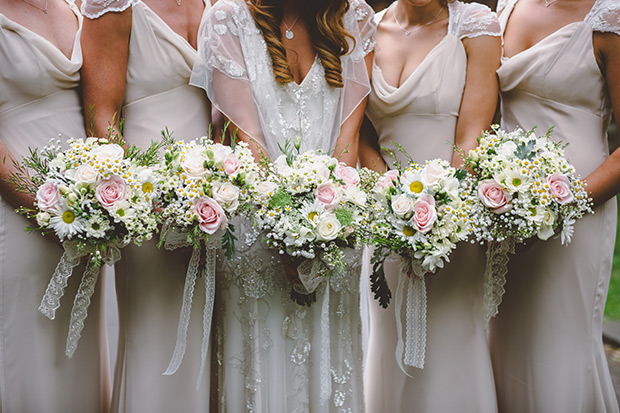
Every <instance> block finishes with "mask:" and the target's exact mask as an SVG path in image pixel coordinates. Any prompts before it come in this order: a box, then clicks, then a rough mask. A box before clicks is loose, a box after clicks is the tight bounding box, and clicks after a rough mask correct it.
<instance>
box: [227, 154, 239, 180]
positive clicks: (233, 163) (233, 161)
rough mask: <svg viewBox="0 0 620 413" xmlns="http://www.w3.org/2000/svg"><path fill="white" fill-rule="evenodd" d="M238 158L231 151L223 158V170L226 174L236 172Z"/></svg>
mask: <svg viewBox="0 0 620 413" xmlns="http://www.w3.org/2000/svg"><path fill="white" fill-rule="evenodd" d="M239 167H240V164H239V158H237V155H235V154H234V153H231V154H230V155H228V156H227V157H226V159H224V172H226V173H227V174H228V175H232V174H236V173H237V171H238V170H239Z"/></svg>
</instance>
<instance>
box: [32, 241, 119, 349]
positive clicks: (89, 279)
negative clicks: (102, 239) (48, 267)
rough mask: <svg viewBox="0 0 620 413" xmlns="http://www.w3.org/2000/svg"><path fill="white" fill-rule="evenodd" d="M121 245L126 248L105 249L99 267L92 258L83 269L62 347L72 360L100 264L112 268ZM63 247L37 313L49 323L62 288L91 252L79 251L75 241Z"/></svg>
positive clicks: (108, 247)
mask: <svg viewBox="0 0 620 413" xmlns="http://www.w3.org/2000/svg"><path fill="white" fill-rule="evenodd" d="M124 246H125V245H120V246H117V245H109V246H107V248H106V249H105V253H104V254H103V256H102V257H101V261H100V262H99V263H98V264H94V263H93V261H92V260H91V259H89V260H88V261H87V263H86V269H85V270H84V274H83V275H82V281H81V282H80V286H79V288H78V291H77V294H76V295H75V299H74V301H73V308H72V309H71V320H70V322H69V334H68V335H67V344H66V348H65V354H66V355H67V357H69V358H71V357H73V354H74V353H75V350H77V347H78V342H79V340H80V337H81V336H82V330H83V329H84V321H85V320H86V317H87V316H88V307H89V306H90V302H91V297H92V295H93V293H94V292H95V286H96V285H97V279H98V278H99V273H100V269H101V262H104V263H106V264H108V265H114V264H115V263H116V262H117V261H118V260H120V259H121V252H120V248H122V247H124ZM63 247H64V249H65V252H64V253H63V254H62V257H61V258H60V261H59V262H58V265H56V269H55V270H54V274H53V275H52V278H51V280H50V282H49V284H48V285H47V288H46V289H45V294H44V295H43V299H42V300H41V304H40V305H39V311H40V312H41V313H43V315H45V316H46V317H47V318H49V319H50V320H53V319H54V318H55V317H56V310H58V308H59V307H60V299H61V298H62V296H63V295H64V293H65V288H66V287H67V282H68V280H69V277H71V274H72V273H73V269H74V268H75V267H77V266H78V265H79V264H80V261H81V260H82V257H85V256H87V255H89V254H90V253H92V250H81V251H78V248H77V243H76V242H74V241H65V242H64V243H63Z"/></svg>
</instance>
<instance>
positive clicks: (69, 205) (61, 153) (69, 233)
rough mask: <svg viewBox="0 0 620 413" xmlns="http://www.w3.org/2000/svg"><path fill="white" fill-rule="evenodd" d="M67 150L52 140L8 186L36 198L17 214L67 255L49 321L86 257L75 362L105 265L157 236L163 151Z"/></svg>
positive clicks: (76, 315) (46, 304)
mask: <svg viewBox="0 0 620 413" xmlns="http://www.w3.org/2000/svg"><path fill="white" fill-rule="evenodd" d="M67 144H68V146H69V148H68V149H66V150H63V149H62V147H61V142H60V140H53V141H52V142H51V144H50V145H48V146H46V147H44V148H43V149H42V150H41V152H39V151H38V150H37V149H31V150H30V155H29V156H28V157H26V158H25V159H24V160H23V161H22V163H21V164H19V165H16V167H17V172H16V173H15V174H13V175H12V176H11V178H10V181H11V182H12V183H13V185H14V186H15V187H16V189H17V190H19V191H21V192H24V193H29V194H31V195H33V196H34V197H35V199H36V203H35V206H34V208H27V207H22V208H20V209H18V212H20V213H22V214H25V215H26V216H27V217H28V218H31V219H33V220H36V222H37V226H36V227H33V228H29V229H30V230H32V231H36V232H40V233H43V234H44V235H45V234H54V235H56V236H57V237H58V238H59V239H60V241H62V242H63V246H64V248H65V253H64V254H63V257H62V258H61V262H60V263H59V264H58V266H57V268H56V271H55V273H54V275H53V277H52V280H51V281H50V284H49V286H48V288H47V290H46V292H45V296H44V297H43V300H42V302H41V306H40V307H39V310H40V311H41V312H42V313H43V314H45V315H46V316H47V317H49V318H50V319H53V318H54V317H55V312H56V310H57V309H58V307H59V306H60V298H61V297H62V295H63V294H64V287H66V285H67V279H68V278H69V276H70V275H71V273H72V271H73V268H74V267H76V266H77V265H78V264H79V263H80V261H81V258H82V257H88V260H87V266H86V270H85V273H84V276H83V279H82V284H81V285H80V289H79V290H78V295H77V297H76V300H75V303H74V309H73V312H72V317H71V325H70V331H69V340H68V342H67V351H66V352H67V355H68V356H69V357H71V356H72V354H73V352H74V351H75V349H76V348H77V341H78V340H79V336H80V332H81V328H82V326H83V322H84V319H85V318H86V309H87V307H88V304H89V303H90V296H91V295H92V292H93V291H94V284H95V282H96V280H97V277H98V274H99V268H100V267H101V265H102V263H103V262H106V263H108V264H113V263H114V262H116V261H117V260H118V259H120V251H119V249H120V248H122V247H124V246H126V245H128V244H129V243H131V242H133V243H135V244H137V245H140V244H141V243H142V242H143V241H144V240H148V239H150V238H151V237H152V235H153V233H154V232H155V231H156V230H157V224H158V220H157V217H156V215H155V214H153V209H154V204H155V201H156V199H157V194H158V188H157V183H156V179H155V173H154V169H155V165H156V164H157V162H158V160H159V157H158V156H157V149H158V146H157V144H153V145H152V146H151V147H150V148H149V149H148V150H147V151H144V152H141V151H140V150H138V149H137V148H135V147H131V148H129V149H127V151H125V149H123V147H121V146H120V145H118V144H116V143H111V142H110V141H108V140H107V139H97V138H87V139H86V140H84V139H69V140H68V142H67ZM30 171H33V172H34V174H32V175H31V174H30ZM79 310H83V311H79Z"/></svg>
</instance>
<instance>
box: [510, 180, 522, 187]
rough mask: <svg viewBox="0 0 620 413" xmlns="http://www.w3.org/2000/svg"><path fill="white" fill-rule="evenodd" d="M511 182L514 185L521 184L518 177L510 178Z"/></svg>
mask: <svg viewBox="0 0 620 413" xmlns="http://www.w3.org/2000/svg"><path fill="white" fill-rule="evenodd" d="M512 184H513V185H514V186H519V185H521V180H520V179H519V178H513V179H512Z"/></svg>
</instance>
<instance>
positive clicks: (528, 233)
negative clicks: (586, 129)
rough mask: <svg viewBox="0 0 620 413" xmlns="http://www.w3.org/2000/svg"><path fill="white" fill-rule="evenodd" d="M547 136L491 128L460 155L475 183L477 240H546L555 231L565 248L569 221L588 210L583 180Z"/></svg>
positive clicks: (571, 233)
mask: <svg viewBox="0 0 620 413" xmlns="http://www.w3.org/2000/svg"><path fill="white" fill-rule="evenodd" d="M550 132H551V131H549V132H547V134H546V135H544V136H536V135H535V134H534V131H530V132H525V131H523V130H521V129H516V130H515V131H513V132H505V131H503V130H501V129H499V126H497V125H494V126H493V131H492V132H485V133H484V134H483V135H482V136H481V137H480V138H479V139H478V142H479V144H478V147H477V148H475V149H473V150H471V151H470V152H469V154H467V156H465V157H464V160H465V164H466V166H467V167H468V168H470V170H471V171H472V172H473V176H474V179H475V182H474V185H473V187H472V189H473V191H474V196H473V198H474V199H476V200H477V202H476V203H475V205H474V206H473V208H475V210H476V213H475V215H473V216H472V217H473V219H474V221H475V230H474V233H475V235H476V237H477V238H478V240H484V241H503V240H506V239H509V238H511V239H513V240H514V241H515V242H524V241H525V240H527V239H528V238H533V237H538V238H539V239H541V240H547V239H549V238H550V237H551V236H553V235H554V234H555V233H556V231H560V237H561V242H562V244H568V243H569V242H570V240H571V237H572V235H573V227H574V223H575V221H576V220H577V219H579V218H581V217H582V216H584V215H585V214H586V213H591V212H592V209H591V199H590V198H589V196H588V193H587V192H586V189H585V186H584V183H583V181H581V180H580V178H579V176H578V175H577V173H576V171H575V168H574V167H573V166H572V165H571V164H570V163H569V162H568V160H566V157H565V156H564V151H563V145H562V144H561V143H558V142H554V141H552V140H551V139H550V137H549V134H550Z"/></svg>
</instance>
